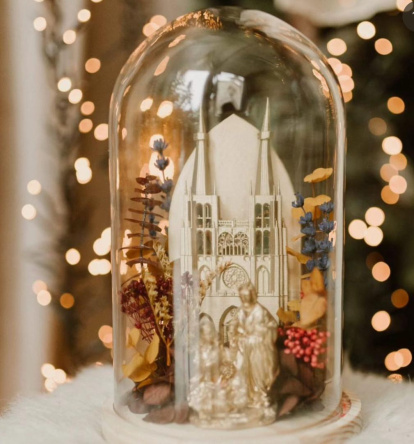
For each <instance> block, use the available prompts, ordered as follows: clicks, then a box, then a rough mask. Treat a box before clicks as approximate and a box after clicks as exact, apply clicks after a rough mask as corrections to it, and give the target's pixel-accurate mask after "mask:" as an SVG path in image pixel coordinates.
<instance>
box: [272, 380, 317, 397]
mask: <svg viewBox="0 0 414 444" xmlns="http://www.w3.org/2000/svg"><path fill="white" fill-rule="evenodd" d="M280 393H281V394H282V395H296V396H300V397H302V396H309V395H310V394H311V393H312V391H311V390H310V389H309V388H308V387H306V385H304V384H303V383H302V382H301V381H299V380H298V379H296V378H289V379H287V380H286V381H285V382H284V384H283V386H282V387H281V389H280Z"/></svg>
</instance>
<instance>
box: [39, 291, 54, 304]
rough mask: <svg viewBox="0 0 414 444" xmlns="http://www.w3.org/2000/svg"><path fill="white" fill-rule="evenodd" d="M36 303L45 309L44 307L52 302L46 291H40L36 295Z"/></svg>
mask: <svg viewBox="0 0 414 444" xmlns="http://www.w3.org/2000/svg"><path fill="white" fill-rule="evenodd" d="M37 302H38V303H39V304H40V305H42V306H43V307H46V305H49V304H50V303H51V302H52V295H51V294H50V292H49V291H47V290H40V291H39V293H37Z"/></svg>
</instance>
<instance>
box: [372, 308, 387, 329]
mask: <svg viewBox="0 0 414 444" xmlns="http://www.w3.org/2000/svg"><path fill="white" fill-rule="evenodd" d="M390 324H391V316H390V315H389V314H388V313H387V312H386V311H384V310H381V311H378V312H377V313H375V314H374V316H372V319H371V325H372V328H373V329H374V330H376V331H385V330H386V329H387V328H388V327H389V326H390Z"/></svg>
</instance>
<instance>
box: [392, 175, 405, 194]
mask: <svg viewBox="0 0 414 444" xmlns="http://www.w3.org/2000/svg"><path fill="white" fill-rule="evenodd" d="M389 186H390V190H391V191H392V192H393V193H395V194H404V193H405V192H406V190H407V181H406V180H405V178H404V177H402V176H393V177H391V179H390V185H389Z"/></svg>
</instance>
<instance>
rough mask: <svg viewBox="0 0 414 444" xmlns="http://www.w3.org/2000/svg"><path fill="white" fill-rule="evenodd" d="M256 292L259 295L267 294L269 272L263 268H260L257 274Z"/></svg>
mask: <svg viewBox="0 0 414 444" xmlns="http://www.w3.org/2000/svg"><path fill="white" fill-rule="evenodd" d="M257 291H258V293H259V295H263V294H267V293H269V291H270V290H269V272H268V271H267V270H266V268H265V267H260V268H259V270H258V272H257Z"/></svg>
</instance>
